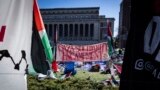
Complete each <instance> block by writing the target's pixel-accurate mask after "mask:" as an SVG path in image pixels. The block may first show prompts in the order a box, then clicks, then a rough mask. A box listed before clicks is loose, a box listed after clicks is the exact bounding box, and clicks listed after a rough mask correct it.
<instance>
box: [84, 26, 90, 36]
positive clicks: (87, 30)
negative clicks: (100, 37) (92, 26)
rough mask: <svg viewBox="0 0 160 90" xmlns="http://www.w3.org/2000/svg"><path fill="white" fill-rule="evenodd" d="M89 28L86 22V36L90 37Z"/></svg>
mask: <svg viewBox="0 0 160 90" xmlns="http://www.w3.org/2000/svg"><path fill="white" fill-rule="evenodd" d="M88 33H89V29H88V24H85V37H88Z"/></svg>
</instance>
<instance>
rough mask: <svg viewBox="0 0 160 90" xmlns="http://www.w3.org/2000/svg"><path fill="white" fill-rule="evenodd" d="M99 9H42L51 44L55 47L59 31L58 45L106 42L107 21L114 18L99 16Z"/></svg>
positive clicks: (112, 23) (112, 20)
mask: <svg viewBox="0 0 160 90" xmlns="http://www.w3.org/2000/svg"><path fill="white" fill-rule="evenodd" d="M99 9H100V8H99V7H86V8H47V9H40V10H41V14H42V18H43V20H44V24H45V28H46V31H47V34H48V36H49V40H50V42H51V43H52V44H53V45H54V39H55V35H56V30H57V37H58V40H57V41H58V43H65V44H78V45H84V44H94V43H99V42H103V41H106V40H105V38H104V37H105V36H106V30H107V20H110V21H111V26H112V28H111V29H112V33H113V28H114V20H115V19H114V18H106V17H105V16H104V15H99Z"/></svg>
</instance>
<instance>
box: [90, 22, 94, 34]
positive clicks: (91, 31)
mask: <svg viewBox="0 0 160 90" xmlns="http://www.w3.org/2000/svg"><path fill="white" fill-rule="evenodd" d="M93 34H94V24H90V35H91V37H93Z"/></svg>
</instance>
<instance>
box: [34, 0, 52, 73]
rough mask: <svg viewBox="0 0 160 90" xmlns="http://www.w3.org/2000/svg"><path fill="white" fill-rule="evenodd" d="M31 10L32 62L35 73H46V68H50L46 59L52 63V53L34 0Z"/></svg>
mask: <svg viewBox="0 0 160 90" xmlns="http://www.w3.org/2000/svg"><path fill="white" fill-rule="evenodd" d="M33 11H34V12H33V34H32V47H31V57H32V64H33V67H34V69H35V71H36V72H37V73H43V74H47V70H49V69H50V66H49V65H48V64H49V63H48V61H49V62H50V63H52V60H53V55H52V50H51V46H50V44H49V40H48V37H47V33H46V30H45V27H44V23H43V20H42V17H41V14H40V11H39V7H38V4H37V1H36V0H34V5H33ZM47 60H48V61H47Z"/></svg>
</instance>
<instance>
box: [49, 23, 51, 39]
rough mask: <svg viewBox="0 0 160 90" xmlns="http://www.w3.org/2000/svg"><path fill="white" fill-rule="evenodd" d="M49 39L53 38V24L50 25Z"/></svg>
mask: <svg viewBox="0 0 160 90" xmlns="http://www.w3.org/2000/svg"><path fill="white" fill-rule="evenodd" d="M49 37H52V24H49Z"/></svg>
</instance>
